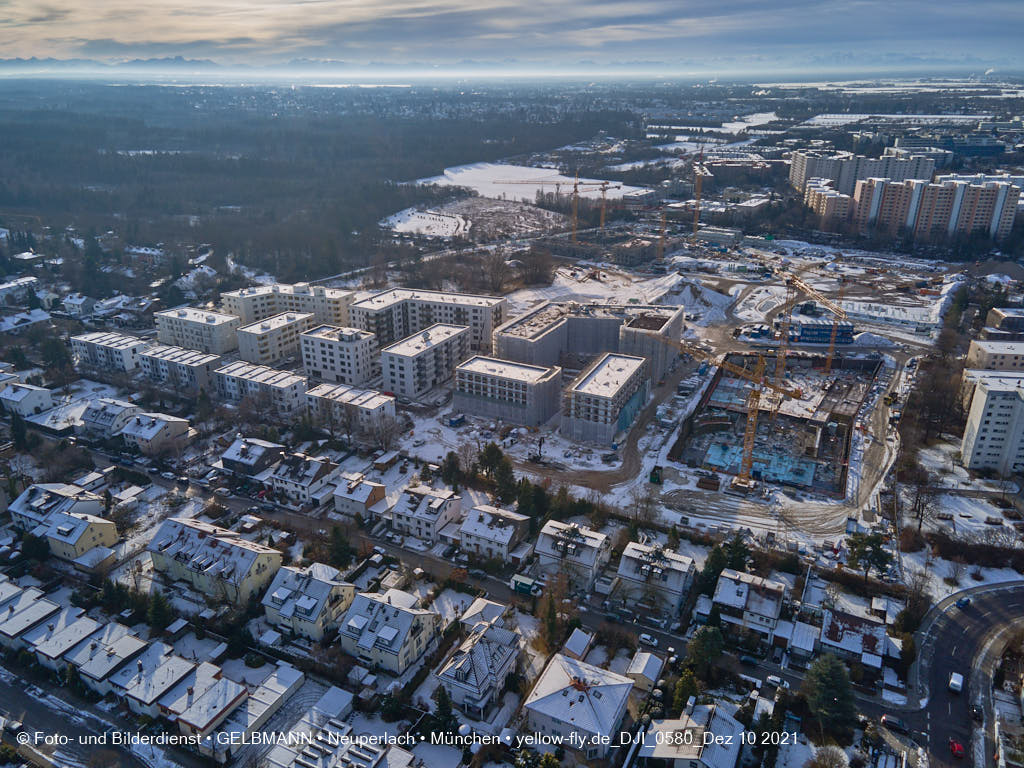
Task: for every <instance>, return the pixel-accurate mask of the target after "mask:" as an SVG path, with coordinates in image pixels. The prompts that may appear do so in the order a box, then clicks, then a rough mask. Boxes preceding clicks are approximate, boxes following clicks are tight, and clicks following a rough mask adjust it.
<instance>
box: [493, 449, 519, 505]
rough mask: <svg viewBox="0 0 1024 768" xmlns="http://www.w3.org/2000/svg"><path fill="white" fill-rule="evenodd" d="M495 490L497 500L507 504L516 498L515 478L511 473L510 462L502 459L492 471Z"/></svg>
mask: <svg viewBox="0 0 1024 768" xmlns="http://www.w3.org/2000/svg"><path fill="white" fill-rule="evenodd" d="M494 483H495V490H496V491H497V493H498V498H499V499H501V500H502V501H503V502H505V503H508V502H510V501H512V499H514V498H515V497H516V476H515V473H514V472H513V471H512V462H511V461H509V460H508V457H502V459H501V461H500V462H498V466H497V468H496V469H495V471H494Z"/></svg>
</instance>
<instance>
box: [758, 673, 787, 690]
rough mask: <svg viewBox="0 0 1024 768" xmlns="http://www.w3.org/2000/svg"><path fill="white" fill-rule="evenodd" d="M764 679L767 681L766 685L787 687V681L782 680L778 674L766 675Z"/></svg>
mask: <svg viewBox="0 0 1024 768" xmlns="http://www.w3.org/2000/svg"><path fill="white" fill-rule="evenodd" d="M764 681H765V682H766V683H768V685H774V686H775V687H776V688H789V681H788V680H783V679H782V678H781V677H779V676H778V675H768V677H766V678H765V679H764Z"/></svg>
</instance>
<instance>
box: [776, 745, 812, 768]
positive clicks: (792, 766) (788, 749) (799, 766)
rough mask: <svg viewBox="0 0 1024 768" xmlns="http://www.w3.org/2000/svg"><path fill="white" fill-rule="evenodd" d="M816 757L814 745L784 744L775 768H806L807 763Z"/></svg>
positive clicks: (780, 748) (780, 749)
mask: <svg viewBox="0 0 1024 768" xmlns="http://www.w3.org/2000/svg"><path fill="white" fill-rule="evenodd" d="M812 757H814V745H813V744H809V743H801V742H800V741H799V740H798V741H797V742H796V743H795V744H783V745H782V746H781V747H779V756H778V758H777V759H776V761H775V768H804V766H805V765H807V761H808V760H810V759H811V758H812Z"/></svg>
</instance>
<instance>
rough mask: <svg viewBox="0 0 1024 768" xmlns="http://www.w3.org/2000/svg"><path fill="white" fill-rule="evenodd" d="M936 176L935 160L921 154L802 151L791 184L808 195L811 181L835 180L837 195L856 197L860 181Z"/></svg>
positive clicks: (795, 157)
mask: <svg viewBox="0 0 1024 768" xmlns="http://www.w3.org/2000/svg"><path fill="white" fill-rule="evenodd" d="M933 173H935V160H934V159H933V158H931V157H924V156H921V155H911V156H910V157H895V156H892V155H883V156H882V157H865V156H864V155H854V154H853V153H851V152H830V151H823V150H815V149H800V150H797V151H795V152H793V153H792V155H791V157H790V166H789V182H790V184H792V185H793V186H794V187H795V188H796V189H799V190H800V191H801V192H804V191H806V189H807V183H808V182H809V181H810V180H811V179H816V178H817V179H831V180H832V181H834V182H835V184H834V185H833V188H834V189H835V190H836V191H837V192H841V193H842V194H844V195H852V194H853V190H854V188H855V187H856V185H857V182H858V181H859V180H860V179H870V178H887V179H892V180H893V181H903V180H904V179H925V180H930V179H931V177H932V174H933Z"/></svg>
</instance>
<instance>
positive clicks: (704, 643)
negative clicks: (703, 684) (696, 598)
mask: <svg viewBox="0 0 1024 768" xmlns="http://www.w3.org/2000/svg"><path fill="white" fill-rule="evenodd" d="M724 648H725V638H723V637H722V630H720V629H719V628H718V627H709V626H703V627H700V628H699V629H698V630H697V631H696V632H694V633H693V637H692V638H690V642H689V643H688V644H687V646H686V660H687V662H689V663H690V664H691V665H692V666H693V670H694V673H695V674H696V675H697V676H698V677H699V678H700V679H702V680H708V679H710V677H711V670H713V669H714V667H715V662H716V661H718V659H719V658H720V657H721V655H722V650H723V649H724Z"/></svg>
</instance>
